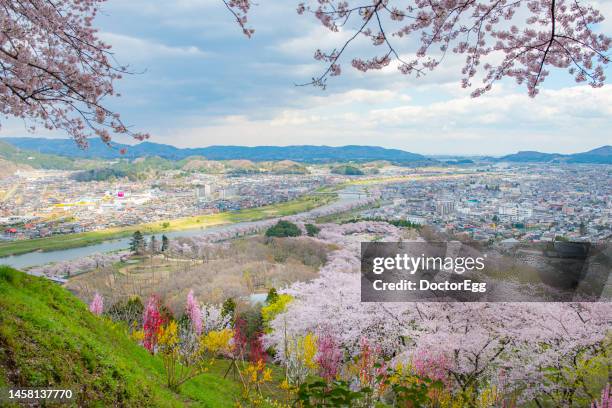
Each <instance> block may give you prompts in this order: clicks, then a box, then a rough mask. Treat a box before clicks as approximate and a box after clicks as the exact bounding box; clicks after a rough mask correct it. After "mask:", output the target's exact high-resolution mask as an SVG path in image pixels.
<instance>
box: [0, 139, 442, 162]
mask: <svg viewBox="0 0 612 408" xmlns="http://www.w3.org/2000/svg"><path fill="white" fill-rule="evenodd" d="M4 141H6V142H8V143H11V144H12V145H14V146H17V147H19V148H21V149H28V150H34V151H40V152H43V153H48V154H57V155H63V156H68V157H81V158H102V159H114V158H119V157H125V158H128V159H134V158H137V157H145V156H159V157H161V158H164V159H167V160H183V159H185V158H187V157H189V156H202V157H204V158H206V159H207V160H250V161H253V162H262V161H280V160H291V161H295V162H301V163H329V162H338V161H356V162H367V161H374V160H388V161H390V162H393V163H395V164H409V165H420V164H431V163H435V160H432V159H428V158H426V157H424V156H421V155H420V154H415V153H410V152H406V151H403V150H398V149H385V148H383V147H377V146H355V145H352V146H340V147H332V146H312V145H305V146H255V147H248V146H208V147H201V148H178V147H174V146H170V145H164V144H159V143H152V142H142V143H139V144H137V145H134V146H129V145H123V144H119V143H114V144H113V148H109V147H108V146H107V145H106V144H104V143H103V142H102V141H101V140H99V139H89V147H88V148H87V149H85V150H83V149H79V148H78V147H77V146H76V144H75V143H74V141H72V140H70V139H44V138H26V137H9V138H5V139H4ZM121 149H126V150H127V153H126V154H125V155H123V156H122V155H121V154H120V153H119V151H120V150H121Z"/></svg>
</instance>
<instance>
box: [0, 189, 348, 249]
mask: <svg viewBox="0 0 612 408" xmlns="http://www.w3.org/2000/svg"><path fill="white" fill-rule="evenodd" d="M335 198H336V197H335V196H334V195H329V196H305V197H302V198H299V199H296V200H292V201H288V202H285V203H278V204H272V205H268V206H265V207H257V208H249V209H245V210H239V211H228V212H223V213H218V214H207V215H201V216H194V217H186V218H178V219H174V220H167V221H158V222H155V223H149V224H139V225H131V226H127V227H120V228H108V229H104V230H100V231H91V232H83V233H78V234H66V235H56V236H52V237H47V238H38V239H30V240H21V241H13V242H9V243H2V244H0V257H4V256H10V255H19V254H25V253H28V252H33V251H44V252H47V251H56V250H61V249H68V248H77V247H82V246H87V245H93V244H97V243H100V242H103V241H106V240H109V239H116V238H123V237H127V236H129V235H131V234H132V233H133V232H134V231H136V230H139V231H141V232H142V233H144V234H149V233H163V232H169V231H179V230H187V229H195V228H208V227H212V226H217V225H223V224H231V223H237V222H245V221H257V220H262V219H266V218H274V217H282V216H286V215H292V214H297V213H300V212H304V211H309V210H312V209H313V208H316V207H320V206H322V205H325V204H327V203H329V202H331V201H333V200H334V199H335Z"/></svg>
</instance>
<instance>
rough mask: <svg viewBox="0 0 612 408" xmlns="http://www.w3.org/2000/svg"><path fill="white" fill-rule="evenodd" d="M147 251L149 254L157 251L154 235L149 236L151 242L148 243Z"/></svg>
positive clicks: (157, 246)
mask: <svg viewBox="0 0 612 408" xmlns="http://www.w3.org/2000/svg"><path fill="white" fill-rule="evenodd" d="M149 251H150V252H151V254H156V253H158V252H159V245H158V243H157V237H156V236H155V235H153V236H151V243H150V244H149Z"/></svg>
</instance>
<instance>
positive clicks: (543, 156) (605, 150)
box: [496, 145, 612, 164]
mask: <svg viewBox="0 0 612 408" xmlns="http://www.w3.org/2000/svg"><path fill="white" fill-rule="evenodd" d="M496 160H497V161H505V162H517V163H594V164H612V146H609V145H607V146H602V147H598V148H597V149H593V150H589V151H588V152H584V153H574V154H560V153H541V152H534V151H522V152H518V153H514V154H509V155H507V156H503V157H500V158H498V159H496Z"/></svg>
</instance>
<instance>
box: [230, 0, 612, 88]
mask: <svg viewBox="0 0 612 408" xmlns="http://www.w3.org/2000/svg"><path fill="white" fill-rule="evenodd" d="M223 1H224V3H225V5H226V6H227V7H228V8H229V9H230V10H231V11H232V13H233V14H234V16H235V17H236V20H237V21H238V24H239V25H240V26H241V27H242V29H243V31H244V33H245V34H246V35H247V36H248V37H251V35H252V34H253V30H252V29H251V28H248V27H247V26H246V24H247V13H248V12H249V9H250V7H251V5H252V4H253V2H252V0H223ZM297 12H298V13H299V14H309V15H312V16H313V17H314V18H316V19H317V20H318V21H319V22H320V23H321V24H322V25H323V26H325V27H326V28H328V29H329V30H331V31H333V32H338V31H340V30H345V31H347V32H348V33H350V36H349V38H348V39H347V40H346V41H345V42H343V43H340V44H339V45H338V47H336V48H334V49H333V50H320V49H319V50H316V51H315V54H314V58H315V59H316V60H319V61H322V62H324V63H325V64H326V65H325V67H326V68H324V70H323V72H322V73H321V74H320V75H319V76H318V77H314V78H312V80H311V81H310V82H308V84H312V85H317V86H321V87H325V85H326V81H327V79H328V77H330V76H336V75H340V73H341V63H342V62H343V61H342V56H343V54H345V53H346V51H347V50H348V48H349V47H350V46H351V44H352V43H353V42H354V41H355V39H356V38H358V37H359V36H365V37H367V38H368V39H369V40H370V41H371V44H372V45H373V46H374V48H375V49H377V50H379V51H378V52H377V55H376V56H374V57H370V58H360V57H355V58H352V60H351V65H352V66H353V67H354V68H356V69H358V70H360V71H363V72H365V71H369V70H379V69H382V68H384V67H386V66H388V65H390V64H391V63H392V62H394V61H395V64H396V65H397V69H398V70H399V71H400V72H401V73H402V74H415V75H417V76H420V75H423V74H425V73H427V72H428V71H431V70H433V69H435V68H436V67H437V66H438V65H440V64H441V63H442V62H443V60H444V59H445V56H446V55H447V54H448V53H449V51H450V52H453V53H456V54H461V55H463V56H464V58H465V60H464V63H463V68H462V70H461V71H462V75H463V78H462V86H463V87H464V88H467V87H471V86H472V82H473V81H474V80H476V79H478V82H479V85H478V86H476V87H475V89H474V90H473V92H472V96H474V97H476V96H480V95H482V94H483V93H484V92H486V91H488V90H490V89H491V87H492V86H493V84H494V83H495V82H496V81H499V80H500V79H502V78H504V77H512V78H514V79H515V80H516V81H517V83H518V84H526V86H527V90H528V93H529V95H530V96H535V95H536V94H537V93H538V87H539V86H540V84H541V83H542V82H543V81H544V79H545V78H546V77H547V75H548V74H549V71H548V69H547V68H548V67H555V68H564V69H567V70H568V71H569V73H570V74H571V75H573V76H574V78H575V79H576V81H577V82H585V81H587V82H588V83H590V84H591V85H592V86H593V87H600V86H602V85H603V83H604V80H605V75H604V66H605V65H606V64H608V62H610V57H609V55H608V54H607V52H608V50H609V49H610V41H611V39H610V37H608V36H607V35H604V34H598V33H596V32H595V31H594V28H595V27H596V26H597V25H598V24H599V23H601V22H602V21H603V19H604V18H603V16H602V15H601V14H600V12H599V11H597V10H595V9H594V8H593V7H591V6H590V5H588V4H584V3H583V2H581V1H579V0H310V1H306V2H302V3H299V4H298V5H297ZM402 41H403V42H404V43H407V44H411V45H412V49H411V51H410V53H409V54H408V55H404V54H402V53H400V51H398V49H399V48H398V46H400V45H402ZM479 71H481V77H478V78H477V74H478V72H479Z"/></svg>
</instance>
